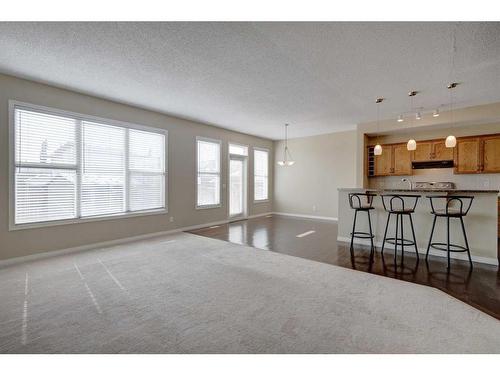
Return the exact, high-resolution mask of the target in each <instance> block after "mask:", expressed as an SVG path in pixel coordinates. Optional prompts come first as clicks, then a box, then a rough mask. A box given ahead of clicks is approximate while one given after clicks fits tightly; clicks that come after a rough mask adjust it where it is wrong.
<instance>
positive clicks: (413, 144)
mask: <svg viewBox="0 0 500 375" xmlns="http://www.w3.org/2000/svg"><path fill="white" fill-rule="evenodd" d="M417 94H418V91H410V92H409V93H408V96H409V97H410V112H413V97H414V96H415V95H417ZM415 117H416V118H417V120H420V118H422V117H421V116H420V112H417V114H416V116H415ZM410 120H411V124H410V125H411V126H413V118H412V117H410ZM406 149H407V150H408V151H415V150H416V149H417V142H416V141H415V140H414V139H413V138H412V139H410V140H409V141H408V143H407V144H406Z"/></svg>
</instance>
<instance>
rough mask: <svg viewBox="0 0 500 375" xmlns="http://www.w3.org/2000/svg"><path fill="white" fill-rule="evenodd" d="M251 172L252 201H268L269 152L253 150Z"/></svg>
mask: <svg viewBox="0 0 500 375" xmlns="http://www.w3.org/2000/svg"><path fill="white" fill-rule="evenodd" d="M253 171H254V173H253V181H254V189H253V190H254V200H256V201H264V200H267V199H269V151H267V150H264V149H254V151H253Z"/></svg>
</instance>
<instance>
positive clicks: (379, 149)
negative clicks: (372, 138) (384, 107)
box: [373, 98, 384, 156]
mask: <svg viewBox="0 0 500 375" xmlns="http://www.w3.org/2000/svg"><path fill="white" fill-rule="evenodd" d="M383 101H384V98H377V99H376V100H375V103H376V104H377V144H376V145H375V147H374V148H373V155H375V156H380V155H382V146H381V145H380V143H379V142H378V132H379V121H380V103H382V102H383Z"/></svg>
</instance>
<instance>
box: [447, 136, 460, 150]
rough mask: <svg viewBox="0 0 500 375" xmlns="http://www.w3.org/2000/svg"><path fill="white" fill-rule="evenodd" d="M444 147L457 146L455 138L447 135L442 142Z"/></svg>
mask: <svg viewBox="0 0 500 375" xmlns="http://www.w3.org/2000/svg"><path fill="white" fill-rule="evenodd" d="M444 145H445V146H446V147H448V148H453V147H455V146H456V145H457V139H456V138H455V136H454V135H449V136H447V137H446V140H445V141H444Z"/></svg>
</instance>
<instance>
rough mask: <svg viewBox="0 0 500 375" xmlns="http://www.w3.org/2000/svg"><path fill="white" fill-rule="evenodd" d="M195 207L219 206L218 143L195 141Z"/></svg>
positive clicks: (203, 140) (202, 140) (219, 146)
mask: <svg viewBox="0 0 500 375" xmlns="http://www.w3.org/2000/svg"><path fill="white" fill-rule="evenodd" d="M196 143H197V206H198V207H204V206H205V207H207V206H217V205H219V204H220V148H221V145H220V142H219V141H210V140H205V139H198V140H197V142H196Z"/></svg>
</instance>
